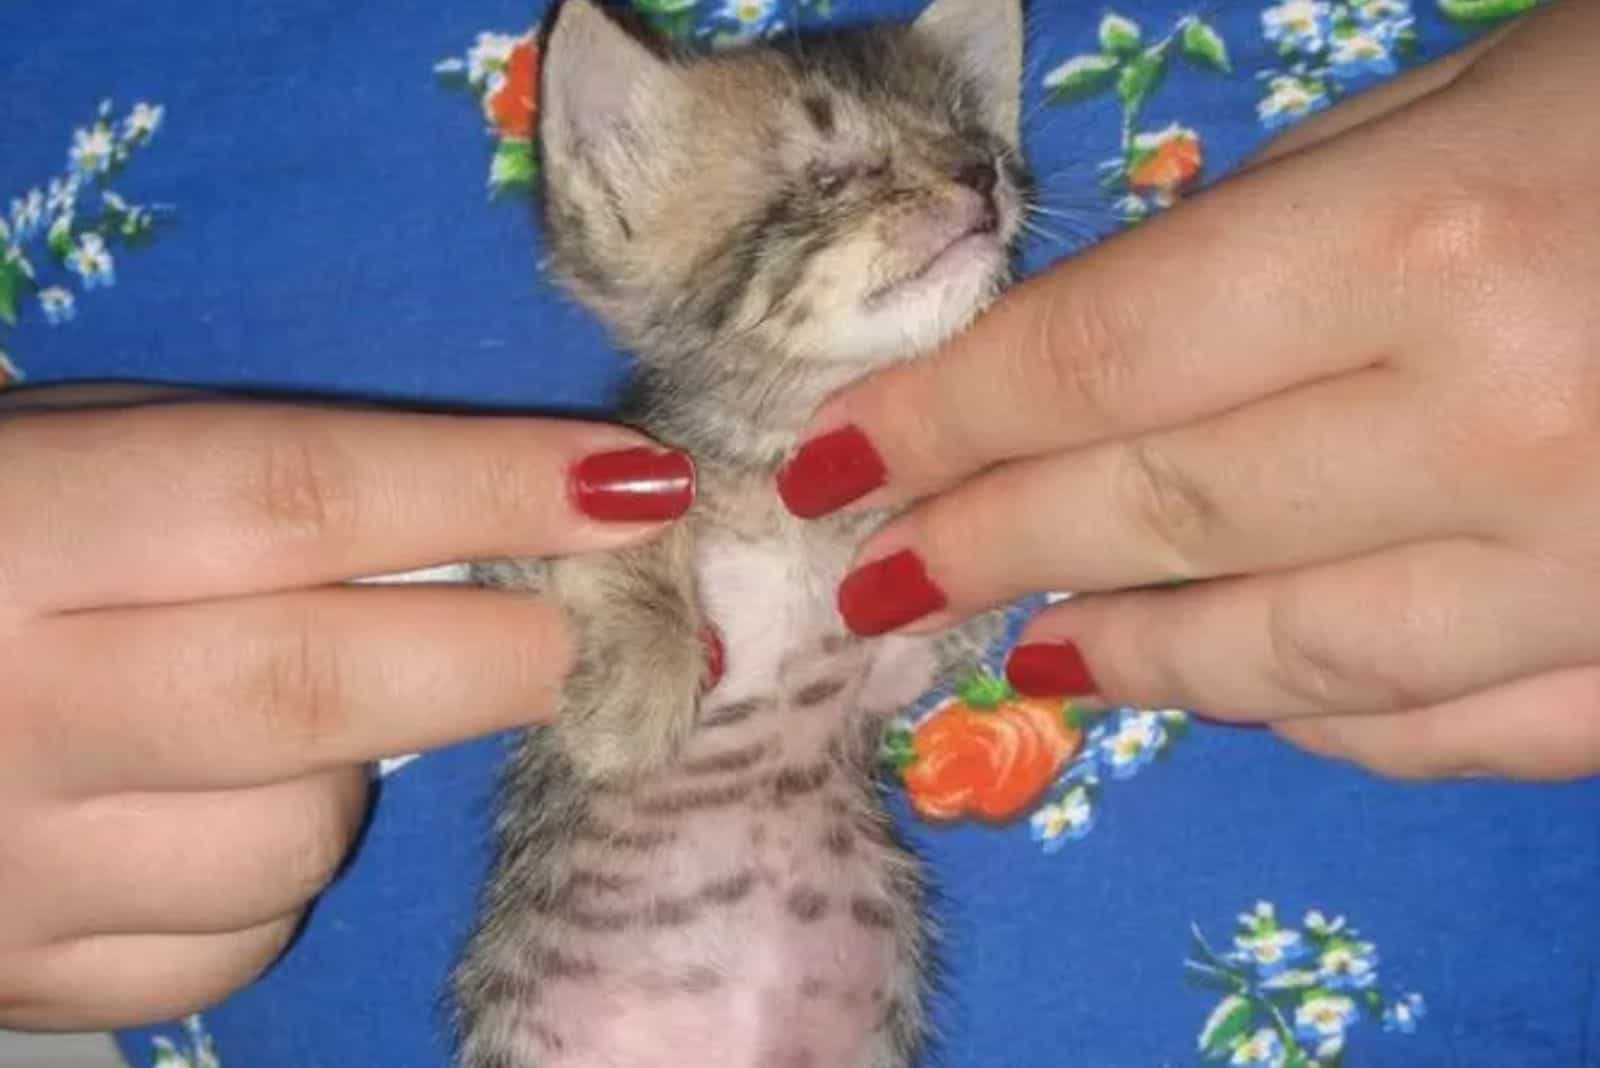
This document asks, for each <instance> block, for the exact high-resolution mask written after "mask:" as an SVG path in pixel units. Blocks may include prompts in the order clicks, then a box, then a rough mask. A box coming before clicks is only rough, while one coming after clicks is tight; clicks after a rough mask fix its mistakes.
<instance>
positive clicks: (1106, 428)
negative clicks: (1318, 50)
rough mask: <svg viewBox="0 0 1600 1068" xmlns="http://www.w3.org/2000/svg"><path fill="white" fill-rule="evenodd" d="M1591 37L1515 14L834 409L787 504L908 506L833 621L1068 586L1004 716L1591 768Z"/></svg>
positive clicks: (927, 622) (1594, 84)
mask: <svg viewBox="0 0 1600 1068" xmlns="http://www.w3.org/2000/svg"><path fill="white" fill-rule="evenodd" d="M1596 34H1600V5H1594V4H1579V3H1575V2H1569V3H1567V4H1564V5H1558V6H1555V7H1553V8H1551V9H1549V10H1547V11H1545V12H1543V13H1542V14H1539V15H1536V16H1533V17H1531V18H1530V19H1528V20H1527V21H1526V22H1525V23H1524V24H1523V25H1521V26H1520V27H1519V28H1517V29H1516V30H1514V31H1512V32H1510V33H1508V34H1506V35H1505V36H1504V37H1503V38H1501V39H1499V40H1497V41H1496V42H1494V43H1493V45H1492V47H1488V48H1487V49H1486V50H1485V51H1483V53H1482V54H1481V55H1480V56H1479V57H1478V58H1477V59H1476V60H1475V61H1474V62H1473V63H1472V64H1471V65H1470V66H1468V67H1467V68H1466V69H1465V70H1464V71H1462V72H1461V73H1460V76H1459V77H1457V78H1455V79H1454V80H1452V81H1449V82H1448V84H1445V85H1442V86H1437V87H1429V88H1430V91H1428V92H1426V93H1424V94H1423V95H1421V96H1420V97H1419V98H1417V99H1415V100H1410V101H1399V102H1398V103H1399V104H1403V106H1396V107H1394V108H1392V109H1391V110H1389V111H1388V112H1387V113H1386V114H1374V113H1373V109H1372V106H1371V104H1370V102H1361V101H1358V106H1359V107H1361V108H1363V109H1365V113H1364V114H1362V115H1361V116H1360V119H1361V120H1364V121H1359V122H1352V121H1351V120H1350V118H1349V117H1348V116H1345V117H1343V118H1341V117H1338V115H1337V113H1334V115H1333V116H1330V123H1329V124H1328V126H1327V127H1326V129H1325V132H1326V133H1327V134H1328V135H1327V136H1326V137H1325V139H1323V140H1321V141H1320V142H1317V140H1316V138H1315V137H1312V138H1309V139H1306V140H1307V141H1308V142H1309V144H1304V145H1303V146H1302V147H1301V148H1300V150H1299V151H1296V152H1294V153H1292V154H1288V155H1284V156H1281V157H1280V158H1277V159H1274V160H1271V161H1270V162H1267V163H1264V164H1262V165H1260V166H1258V167H1256V168H1254V169H1253V170H1252V171H1250V172H1249V173H1247V174H1244V175H1242V176H1240V177H1238V178H1237V179H1235V180H1233V181H1230V182H1228V183H1225V184H1223V185H1222V186H1220V187H1218V188H1216V189H1214V190H1212V191H1210V192H1208V193H1206V194H1204V195H1202V196H1200V197H1198V198H1196V199H1195V200H1193V201H1192V202H1189V203H1187V204H1184V205H1182V206H1180V207H1178V208H1177V209H1175V210H1173V211H1171V212H1169V213H1167V214H1166V215H1164V216H1162V217H1160V218H1158V219H1155V220H1153V221H1150V222H1148V223H1145V224H1143V225H1141V226H1139V227H1138V228H1137V229H1136V230H1134V231H1132V232H1130V233H1127V234H1125V235H1122V236H1120V237H1118V238H1116V239H1114V240H1112V241H1110V242H1108V243H1107V244H1106V245H1104V246H1103V247H1101V248H1099V249H1096V250H1093V251H1091V252H1089V253H1087V254H1086V255H1084V256H1082V257H1080V258H1078V259H1077V260H1075V261H1072V262H1069V263H1066V264H1064V265H1061V266H1059V267H1058V268H1056V269H1054V270H1053V271H1051V272H1049V273H1048V274H1046V275H1044V276H1042V277H1039V278H1036V279H1034V280H1032V281H1030V282H1028V283H1026V284H1024V285H1022V286H1020V287H1018V288H1017V289H1016V290H1014V291H1013V293H1012V294H1011V295H1009V296H1008V297H1006V298H1005V299H1003V300H1002V301H1001V303H1000V304H999V305H998V306H997V307H996V308H995V309H994V310H993V311H992V312H991V313H989V314H988V315H987V316H986V317H984V319H983V320H982V321H980V322H979V323H978V324H977V326H976V327H975V328H974V329H973V330H971V331H970V332H968V333H967V334H966V335H964V336H962V337H961V338H959V339H958V340H956V341H955V342H954V343H953V344H951V345H950V346H948V347H947V348H946V349H944V350H942V351H941V352H939V353H937V354H936V355H934V356H932V357H930V358H929V359H928V360H926V361H920V362H916V363H913V364H908V365H903V366H899V367H895V368H892V369H890V370H888V371H886V372H884V373H881V374H879V375H876V376H874V377H873V378H871V379H869V380H868V381H866V382H865V383H863V384H861V385H859V386H858V387H855V388H852V389H850V390H848V391H846V392H845V393H843V394H842V395H840V396H839V397H837V398H835V399H833V400H832V401H830V402H829V403H828V404H827V405H826V406H825V407H824V409H823V410H822V411H821V412H820V413H819V414H818V416H817V418H816V420H815V421H814V422H813V424H812V435H813V436H812V437H811V439H810V442H809V443H808V444H807V445H806V446H805V447H804V448H803V449H802V450H801V451H800V452H799V453H797V455H796V457H795V459H794V460H792V461H791V463H790V464H789V465H788V466H787V467H786V468H785V470H784V471H783V472H782V473H781V475H780V489H781V491H782V492H783V493H784V495H785V498H786V500H788V501H789V502H790V503H791V507H792V508H794V509H795V510H797V511H798V512H800V513H802V514H819V513H822V512H826V511H828V510H830V509H832V508H834V507H838V506H841V505H842V504H844V503H845V502H847V501H849V500H850V499H851V498H859V499H860V501H861V503H862V504H876V505H883V504H900V503H903V502H907V501H913V500H919V499H920V503H918V504H916V505H915V507H913V508H911V509H910V510H909V511H908V512H907V513H906V514H905V515H903V516H902V517H900V518H898V519H896V520H895V521H893V522H892V523H890V524H889V525H888V526H887V527H885V528H884V529H883V530H882V531H881V532H880V533H879V534H878V535H876V536H875V537H874V538H872V539H871V540H869V542H868V543H867V544H866V545H865V546H863V548H862V550H861V552H860V555H859V556H858V558H857V560H858V564H862V565H864V566H862V567H860V568H858V569H857V570H856V571H855V572H854V573H853V574H852V575H851V576H850V577H849V578H847V579H846V581H845V583H844V585H843V587H842V588H841V591H840V605H841V609H842V611H843V614H844V616H845V619H846V621H847V623H848V624H849V625H850V626H852V627H853V628H854V629H856V630H858V631H863V632H881V631H886V630H892V629H896V628H899V627H903V626H914V627H916V628H919V629H930V628H933V627H936V626H941V625H945V624H948V623H949V622H951V621H953V620H955V619H957V618H960V617H962V616H966V615H969V614H971V613H973V612H975V611H976V610H978V609H980V608H983V607H986V606H989V605H994V604H998V603H1003V602H1005V601H1007V600H1009V599H1012V598H1014V597H1016V596H1018V595H1022V594H1025V593H1029V592H1033V591H1039V590H1049V589H1072V590H1077V591H1080V592H1086V593H1090V594H1092V595H1091V596H1084V597H1080V598H1076V599H1074V600H1071V601H1068V602H1065V603H1063V604H1060V605H1058V606H1056V607H1053V608H1051V609H1050V610H1048V611H1046V612H1045V613H1043V614H1042V615H1041V616H1040V617H1039V618H1038V619H1037V620H1035V621H1034V622H1033V623H1032V624H1031V625H1030V626H1029V628H1028V629H1027V630H1026V632H1025V633H1024V635H1023V636H1022V639H1021V645H1020V646H1019V648H1018V649H1017V650H1016V651H1015V652H1014V653H1013V655H1012V658H1011V661H1010V663H1009V665H1008V674H1009V675H1010V677H1011V679H1012V681H1013V683H1014V684H1016V685H1017V686H1018V688H1019V689H1021V690H1024V691H1028V692H1035V693H1039V692H1051V693H1090V692H1092V693H1095V694H1097V695H1099V696H1100V697H1102V698H1104V699H1106V700H1110V701H1115V702H1129V703H1134V704H1139V705H1145V706H1168V705H1179V706H1185V707H1191V708H1195V709H1197V710H1199V711H1202V712H1204V713H1207V714H1210V715H1212V716H1215V717H1221V718H1226V719H1229V720H1234V721H1238V722H1262V723H1268V724H1270V725H1271V726H1272V728H1273V729H1274V730H1276V731H1277V732H1279V733H1280V734H1282V735H1283V736H1285V737H1287V738H1289V739H1290V740H1292V741H1294V742H1296V743H1298V744H1300V745H1303V746H1305V747H1307V748H1310V749H1313V750H1315V751H1318V752H1322V753H1327V754H1330V755H1338V756H1342V757H1346V758H1349V759H1353V760H1356V761H1358V762H1360V763H1362V764H1365V765H1367V766H1369V767H1371V768H1374V769H1376V770H1378V771H1381V772H1385V773H1390V774H1395V775H1401V776H1443V775H1452V774H1471V773H1496V774H1504V775H1511V776H1520V777H1530V778H1560V777H1569V776H1577V775H1582V774H1587V773H1592V772H1596V771H1600V301H1597V299H1596V294H1597V293H1600V195H1597V194H1600V180H1597V175H1600V112H1597V111H1596V110H1595V108H1594V107H1593V102H1594V100H1595V99H1597V95H1600V66H1597V65H1596V64H1595V63H1594V61H1593V54H1592V52H1593V49H1592V42H1593V41H1594V40H1595V39H1596ZM1173 580H1185V582H1186V583H1187V584H1182V585H1174V584H1173ZM1193 580H1206V581H1193ZM1118 591H1120V592H1118Z"/></svg>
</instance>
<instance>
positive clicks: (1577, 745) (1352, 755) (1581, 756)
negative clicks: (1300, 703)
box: [1272, 668, 1600, 780]
mask: <svg viewBox="0 0 1600 1068" xmlns="http://www.w3.org/2000/svg"><path fill="white" fill-rule="evenodd" d="M1272 729H1273V730H1274V731H1276V732H1277V733H1278V734H1280V735H1282V736H1283V737H1284V738H1286V739H1288V740H1289V741H1291V742H1293V743H1294V744H1295V745H1298V746H1300V747H1301V748H1304V749H1309V750H1310V751H1311V752H1314V753H1318V754H1321V755H1323V756H1329V757H1336V758H1339V759H1343V760H1350V761H1353V762H1355V763H1357V764H1360V765H1362V766H1363V767H1366V768H1369V769H1370V770H1372V771H1375V772H1377V773H1379V774H1380V775H1389V776H1393V777H1396V778H1402V779H1442V778H1451V777H1460V776H1478V775H1497V776H1505V777H1507V778H1513V779H1535V780H1562V779H1576V778H1581V777H1583V776H1587V775H1594V774H1597V773H1600V669H1597V668H1580V669H1575V670H1569V671H1561V672H1553V673H1549V674H1545V675H1539V676H1536V677H1533V678H1529V679H1522V680H1519V681H1517V682H1513V683H1508V684H1507V685H1505V686H1499V687H1496V688H1494V689H1490V690H1487V691H1484V692H1482V693H1475V694H1472V695H1470V696H1467V697H1462V698H1458V699H1456V700H1454V701H1447V702H1445V703H1443V704H1438V705H1433V706H1430V707H1426V708H1419V709H1414V710H1412V711H1409V712H1400V713H1395V714H1393V715H1378V716H1317V717H1313V718H1309V719H1298V720H1286V721H1284V722H1282V723H1276V724H1273V727H1272Z"/></svg>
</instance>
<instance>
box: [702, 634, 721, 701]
mask: <svg viewBox="0 0 1600 1068" xmlns="http://www.w3.org/2000/svg"><path fill="white" fill-rule="evenodd" d="M700 644H701V645H703V646H705V649H706V672H705V675H704V676H703V677H702V678H701V680H700V689H701V690H702V691H708V690H715V689H716V688H717V683H719V682H721V681H722V675H723V672H724V670H725V669H726V665H727V662H728V661H727V656H728V654H727V652H726V651H725V650H724V649H723V645H722V635H720V634H718V633H717V628H716V627H713V626H712V625H711V624H710V623H707V624H706V625H705V626H703V627H701V628H700Z"/></svg>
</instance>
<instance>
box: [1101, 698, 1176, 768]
mask: <svg viewBox="0 0 1600 1068" xmlns="http://www.w3.org/2000/svg"><path fill="white" fill-rule="evenodd" d="M1117 719H1118V721H1117V724H1116V726H1115V727H1114V728H1113V729H1112V730H1110V731H1109V732H1108V733H1107V734H1106V735H1105V737H1104V738H1103V739H1102V740H1101V742H1100V744H1099V746H1098V747H1097V748H1098V749H1099V752H1100V762H1101V765H1102V766H1103V767H1104V768H1105V770H1106V773H1107V774H1108V775H1110V776H1111V777H1112V778H1113V779H1131V778H1133V777H1134V776H1135V775H1137V774H1138V773H1139V771H1140V770H1141V769H1143V768H1144V767H1146V766H1147V765H1148V764H1149V763H1150V762H1151V761H1152V760H1154V759H1155V758H1156V754H1157V753H1159V752H1160V751H1161V748H1162V747H1163V746H1164V745H1166V744H1167V732H1166V729H1165V728H1164V727H1163V726H1162V723H1161V717H1160V716H1159V715H1158V714H1157V713H1154V712H1138V711H1127V712H1122V713H1120V714H1119V715H1118V717H1117Z"/></svg>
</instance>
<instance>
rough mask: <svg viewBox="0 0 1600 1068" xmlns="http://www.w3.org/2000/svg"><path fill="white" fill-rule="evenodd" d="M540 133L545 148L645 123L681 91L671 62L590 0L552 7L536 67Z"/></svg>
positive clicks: (558, 149) (597, 137)
mask: <svg viewBox="0 0 1600 1068" xmlns="http://www.w3.org/2000/svg"><path fill="white" fill-rule="evenodd" d="M540 74H541V79H542V81H543V86H542V88H541V92H540V94H539V97H540V106H539V111H540V122H539V126H540V130H539V133H540V139H541V140H542V141H543V142H544V144H545V151H546V152H551V151H554V152H557V153H559V152H561V151H563V150H564V149H565V148H566V147H569V146H570V145H571V144H572V143H574V142H578V143H591V144H592V143H596V142H603V141H605V140H606V139H607V138H608V136H609V135H611V134H612V133H614V132H615V131H617V130H619V129H621V128H624V127H627V126H630V125H634V126H637V125H645V126H646V128H648V125H647V124H648V120H649V119H650V118H652V117H653V116H657V115H659V114H661V112H660V111H659V110H658V109H660V108H664V107H670V106H671V105H672V103H673V102H674V101H675V100H676V99H678V98H679V97H680V96H681V95H682V92H683V89H682V86H681V85H680V79H679V77H678V73H677V71H676V70H675V69H674V67H673V66H672V64H671V63H669V62H667V61H666V60H665V59H663V58H661V57H660V56H658V55H656V54H655V53H654V52H652V51H650V49H649V48H648V47H646V46H645V45H644V44H642V43H640V42H639V41H638V40H637V39H635V38H634V37H633V36H632V35H631V34H629V33H628V31H626V30H624V29H623V28H622V27H621V26H619V25H618V24H617V23H616V22H614V21H612V19H611V18H610V16H608V15H607V14H606V13H605V12H604V11H602V10H601V9H600V6H599V5H598V4H596V3H595V2H594V0H566V2H565V3H563V4H562V5H561V7H560V8H559V10H557V12H556V16H555V20H554V22H552V23H551V26H550V31H549V35H548V37H547V38H546V39H545V45H544V62H543V64H542V69H541V71H540Z"/></svg>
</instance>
